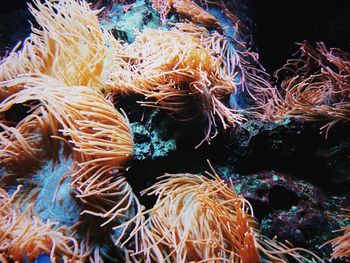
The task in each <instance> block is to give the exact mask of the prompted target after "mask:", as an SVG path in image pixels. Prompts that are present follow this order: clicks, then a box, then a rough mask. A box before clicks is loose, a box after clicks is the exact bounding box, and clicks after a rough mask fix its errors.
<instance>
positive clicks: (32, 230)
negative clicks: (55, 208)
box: [0, 186, 78, 262]
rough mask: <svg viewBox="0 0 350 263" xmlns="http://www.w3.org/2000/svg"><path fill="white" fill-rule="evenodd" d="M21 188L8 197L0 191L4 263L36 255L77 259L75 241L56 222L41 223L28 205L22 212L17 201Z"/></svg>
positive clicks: (0, 251)
mask: <svg viewBox="0 0 350 263" xmlns="http://www.w3.org/2000/svg"><path fill="white" fill-rule="evenodd" d="M21 188H22V187H21V186H18V188H17V190H16V191H15V192H14V193H13V194H12V195H11V196H10V195H9V194H8V193H7V192H6V190H4V189H3V188H0V222H1V224H0V258H1V260H2V261H3V262H8V261H10V260H14V261H22V260H24V259H25V258H27V259H28V260H34V259H35V258H36V257H37V256H38V255H39V254H41V253H45V254H48V255H50V259H51V261H52V262H56V259H57V257H58V258H61V259H63V261H65V262H68V260H73V261H74V260H76V259H77V256H78V254H77V253H78V245H77V241H76V240H75V239H74V238H73V237H72V236H71V233H69V232H70V231H69V229H67V228H65V227H59V228H57V227H56V223H52V222H50V223H44V222H43V221H41V219H40V218H39V217H38V216H37V215H36V214H35V213H34V211H33V209H32V207H31V206H28V207H27V208H25V209H24V211H21V207H20V204H18V202H19V201H18V200H21V197H20V196H17V195H19V192H20V190H21Z"/></svg>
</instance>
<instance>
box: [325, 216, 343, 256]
mask: <svg viewBox="0 0 350 263" xmlns="http://www.w3.org/2000/svg"><path fill="white" fill-rule="evenodd" d="M345 212H347V213H349V212H350V210H349V209H345ZM344 218H350V216H349V214H347V215H345V216H344ZM336 231H337V232H343V234H342V235H339V236H338V237H336V238H333V239H332V240H329V241H327V242H326V243H324V244H323V245H322V247H323V246H325V245H327V244H332V247H333V252H332V256H331V260H333V259H345V260H348V259H350V225H347V226H344V227H342V228H341V229H339V230H336Z"/></svg>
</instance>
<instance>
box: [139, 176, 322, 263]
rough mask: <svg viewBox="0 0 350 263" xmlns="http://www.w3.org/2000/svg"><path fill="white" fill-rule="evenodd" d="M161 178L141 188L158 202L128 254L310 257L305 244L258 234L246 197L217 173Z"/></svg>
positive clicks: (147, 257)
mask: <svg viewBox="0 0 350 263" xmlns="http://www.w3.org/2000/svg"><path fill="white" fill-rule="evenodd" d="M161 179H162V180H161V181H159V182H157V183H156V184H155V185H153V186H152V187H150V188H149V189H147V190H145V191H144V192H143V194H148V195H156V196H157V201H156V204H155V206H154V207H153V208H151V209H150V210H148V211H147V213H149V217H148V218H147V219H145V220H144V222H143V223H142V224H141V228H139V229H136V230H134V232H133V234H134V235H136V236H137V237H139V240H138V242H137V247H136V251H135V253H134V254H132V256H133V257H135V258H136V259H137V258H141V259H142V260H144V261H146V262H153V261H156V262H167V261H169V262H170V261H171V262H189V261H196V262H202V261H206V262H219V261H220V262H252V263H253V262H262V261H263V259H264V260H268V261H271V262H288V259H287V257H285V256H287V255H288V256H290V257H292V258H294V259H295V260H296V261H297V262H311V261H309V260H308V259H307V258H306V257H304V256H302V255H301V254H299V253H300V252H301V251H304V250H303V249H301V248H300V249H299V248H288V247H287V246H285V245H283V244H281V243H278V242H276V241H274V240H269V239H267V238H265V237H263V236H261V235H260V233H259V225H258V223H257V221H256V220H255V218H254V215H253V211H252V208H251V206H250V204H249V202H248V201H247V200H245V199H244V198H243V197H241V196H239V195H237V194H236V192H235V191H234V190H233V189H232V188H230V187H229V186H228V185H227V184H226V183H225V182H224V181H223V180H221V179H220V178H219V177H218V175H214V176H212V178H211V179H208V178H206V177H204V176H200V175H194V174H170V175H169V174H166V175H165V176H163V177H161ZM145 213H146V212H145ZM310 253H311V252H310ZM311 254H312V253H311ZM316 259H317V260H320V259H319V258H317V257H316ZM320 261H321V262H322V260H320Z"/></svg>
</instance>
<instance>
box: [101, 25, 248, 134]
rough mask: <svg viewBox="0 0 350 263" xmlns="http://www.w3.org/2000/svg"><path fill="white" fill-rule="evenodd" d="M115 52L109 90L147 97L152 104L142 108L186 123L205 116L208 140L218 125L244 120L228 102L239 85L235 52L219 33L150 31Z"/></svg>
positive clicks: (197, 29)
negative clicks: (227, 105)
mask: <svg viewBox="0 0 350 263" xmlns="http://www.w3.org/2000/svg"><path fill="white" fill-rule="evenodd" d="M115 50H116V51H115V58H114V61H115V70H113V71H112V73H111V80H110V82H109V85H107V87H106V90H107V91H111V92H117V93H136V94H142V95H144V96H145V97H146V99H147V100H146V101H144V102H142V105H144V106H150V107H157V108H161V109H165V110H167V111H169V112H170V114H172V115H173V116H174V117H176V118H177V119H180V120H191V119H194V118H196V117H201V118H203V117H204V119H205V120H206V122H207V123H208V126H207V127H208V128H207V130H206V131H205V138H204V140H209V139H210V136H211V135H212V133H213V131H216V126H217V122H216V121H217V120H219V121H220V124H221V125H222V127H223V128H227V127H229V126H232V125H236V124H240V123H241V122H242V121H243V120H244V117H243V116H242V115H241V114H240V113H239V112H236V111H235V110H231V109H229V108H228V107H226V106H225V104H224V102H223V101H224V100H225V98H226V99H227V97H228V96H229V95H230V94H232V93H233V92H235V91H236V84H237V83H236V82H235V72H234V67H235V65H234V63H233V62H231V60H230V62H229V63H226V62H225V58H226V57H228V58H231V56H232V53H230V52H229V49H228V42H227V40H226V39H225V38H224V37H223V36H221V35H220V34H219V33H215V34H213V35H210V34H209V32H208V31H207V30H206V29H205V28H204V27H199V26H196V25H194V24H175V27H174V28H172V29H171V30H170V31H164V30H155V29H145V30H144V31H143V32H139V33H138V34H137V36H136V40H135V42H134V43H132V44H130V45H125V46H121V45H120V44H119V43H116V45H115ZM204 140H203V141H204Z"/></svg>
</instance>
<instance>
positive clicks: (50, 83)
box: [0, 76, 142, 231]
mask: <svg viewBox="0 0 350 263" xmlns="http://www.w3.org/2000/svg"><path fill="white" fill-rule="evenodd" d="M17 81H18V80H16V83H18V82H17ZM24 81H25V82H26V83H27V85H28V86H25V88H24V89H23V90H21V91H19V92H17V93H16V94H13V95H12V96H9V97H8V98H7V99H6V100H4V101H3V102H2V103H1V104H0V111H1V112H4V111H6V110H8V109H9V108H10V107H11V106H12V105H14V104H17V103H20V104H21V103H25V102H27V101H39V102H40V104H41V105H42V107H44V108H45V109H46V110H47V111H49V112H51V113H52V116H53V118H54V119H55V120H56V121H57V123H58V124H59V126H58V125H56V126H53V128H54V127H56V128H57V129H58V127H59V128H60V129H59V131H60V137H61V138H63V140H66V139H64V138H69V142H70V143H71V145H72V146H73V148H72V150H73V152H72V154H73V158H74V161H75V165H74V166H73V167H72V171H71V179H72V183H71V184H72V187H73V188H74V190H75V191H76V194H77V195H76V196H77V197H78V198H79V199H80V200H81V201H82V202H83V203H85V204H86V206H87V208H86V210H85V211H84V212H83V213H89V214H92V215H95V216H99V217H102V218H106V220H107V221H106V223H105V224H107V223H109V222H111V221H113V220H114V219H117V221H113V224H114V225H115V224H117V225H118V223H116V222H120V220H121V221H122V222H123V220H124V219H125V218H128V217H133V216H134V215H135V214H137V213H138V212H139V211H141V210H142V207H141V206H140V204H139V202H138V200H137V198H136V196H135V195H134V193H133V192H132V189H131V187H130V185H129V184H128V183H127V182H126V181H125V179H124V178H123V177H121V176H120V174H119V171H118V170H122V169H124V168H125V167H126V165H127V164H128V162H129V161H130V160H131V159H132V156H133V137H132V132H131V129H130V126H129V123H128V122H127V120H126V119H125V117H124V116H123V115H122V114H121V113H119V112H118V111H117V110H115V108H114V106H113V104H112V103H111V102H110V101H108V100H106V99H105V98H104V96H103V95H102V93H100V92H99V91H98V90H95V89H92V88H90V87H85V86H79V87H78V86H76V87H70V86H66V85H64V83H62V82H60V81H57V80H54V79H52V78H49V77H47V76H41V78H39V77H36V78H31V79H30V78H27V77H25V80H24ZM61 102H63V104H61ZM129 213H131V214H129ZM118 220H119V221H118ZM105 224H103V225H105ZM125 231H126V229H125Z"/></svg>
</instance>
